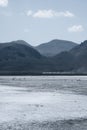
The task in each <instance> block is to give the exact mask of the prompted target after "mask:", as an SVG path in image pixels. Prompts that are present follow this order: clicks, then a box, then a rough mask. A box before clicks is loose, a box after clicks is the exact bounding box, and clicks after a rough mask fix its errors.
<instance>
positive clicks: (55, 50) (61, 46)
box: [36, 40, 77, 56]
mask: <svg viewBox="0 0 87 130" xmlns="http://www.w3.org/2000/svg"><path fill="white" fill-rule="evenodd" d="M76 45H77V44H76V43H74V42H71V41H65V40H52V41H50V42H48V43H43V44H40V45H39V46H36V50H37V51H39V52H40V53H41V54H42V55H44V56H54V55H56V54H59V53H61V52H62V51H69V50H70V49H72V48H73V47H75V46H76Z"/></svg>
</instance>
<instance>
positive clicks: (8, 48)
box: [0, 40, 87, 75]
mask: <svg viewBox="0 0 87 130" xmlns="http://www.w3.org/2000/svg"><path fill="white" fill-rule="evenodd" d="M43 72H46V73H50V72H52V73H56V72H58V73H60V74H61V73H66V74H67V73H74V74H76V73H81V74H82V73H86V74H87V41H84V42H82V43H81V44H79V45H77V46H75V47H74V48H72V49H71V50H69V51H63V52H61V53H59V54H57V55H55V56H52V57H45V56H43V55H41V54H40V53H39V52H38V51H37V50H36V49H35V48H34V47H32V46H31V45H29V44H28V43H26V42H25V41H22V40H18V41H12V42H8V43H1V44H0V74H13V75H14V74H20V75H21V74H32V73H33V74H39V73H43Z"/></svg>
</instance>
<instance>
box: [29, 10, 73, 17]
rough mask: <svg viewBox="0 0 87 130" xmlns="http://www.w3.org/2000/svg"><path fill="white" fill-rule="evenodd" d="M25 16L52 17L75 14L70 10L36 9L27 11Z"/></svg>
mask: <svg viewBox="0 0 87 130" xmlns="http://www.w3.org/2000/svg"><path fill="white" fill-rule="evenodd" d="M27 16H32V17H33V18H53V17H74V16H75V15H74V14H73V13H71V12H70V11H65V12H58V11H55V10H51V9H50V10H38V11H36V12H33V11H31V10H29V11H27Z"/></svg>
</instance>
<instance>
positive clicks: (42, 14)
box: [33, 10, 55, 18]
mask: <svg viewBox="0 0 87 130" xmlns="http://www.w3.org/2000/svg"><path fill="white" fill-rule="evenodd" d="M54 15H55V12H54V11H53V10H38V11H37V12H35V13H34V14H33V17H34V18H52V17H53V16H54Z"/></svg>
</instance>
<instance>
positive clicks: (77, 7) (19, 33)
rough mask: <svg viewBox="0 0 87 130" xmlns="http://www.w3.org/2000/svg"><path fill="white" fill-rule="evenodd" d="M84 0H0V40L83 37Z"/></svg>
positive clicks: (86, 23)
mask: <svg viewBox="0 0 87 130" xmlns="http://www.w3.org/2000/svg"><path fill="white" fill-rule="evenodd" d="M86 12H87V0H0V42H9V41H14V40H25V41H26V42H28V43H30V44H31V45H33V46H36V45H38V44H41V43H45V42H48V41H51V40H53V39H62V40H70V41H73V42H76V43H81V42H82V41H84V40H87V36H86V34H87V17H86Z"/></svg>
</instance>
